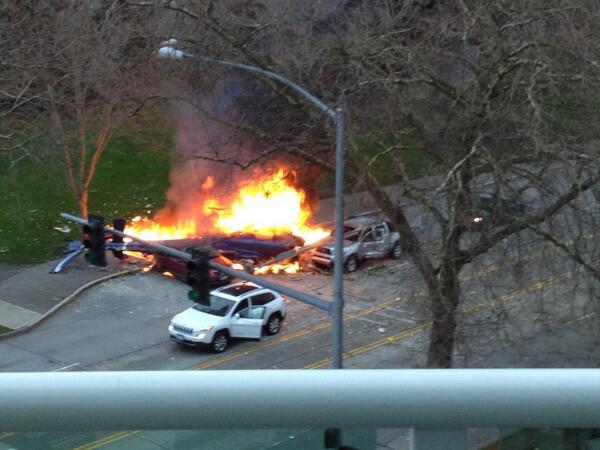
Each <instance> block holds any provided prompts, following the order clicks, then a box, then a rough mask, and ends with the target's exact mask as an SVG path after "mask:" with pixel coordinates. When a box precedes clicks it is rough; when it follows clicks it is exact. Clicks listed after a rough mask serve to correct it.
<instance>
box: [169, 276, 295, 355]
mask: <svg viewBox="0 0 600 450" xmlns="http://www.w3.org/2000/svg"><path fill="white" fill-rule="evenodd" d="M286 314H287V308H286V305H285V302H284V301H283V298H282V297H281V295H279V294H278V293H277V292H275V291H272V290H270V289H266V288H263V287H261V286H257V285H256V284H253V283H239V284H233V285H231V286H226V287H222V288H220V289H216V290H214V291H212V292H211V293H210V296H209V301H208V304H202V303H196V304H195V305H194V306H192V307H191V308H188V309H186V310H185V311H183V312H182V313H179V314H177V315H176V316H175V317H173V319H171V325H169V335H170V336H171V339H173V340H174V341H176V342H178V343H180V344H186V345H199V344H208V345H210V348H211V349H212V350H213V351H214V352H216V353H221V352H224V351H225V350H226V349H227V347H228V345H229V340H230V338H248V339H260V337H261V335H262V331H263V330H264V331H265V332H266V333H267V334H277V333H278V332H279V330H280V329H281V323H282V322H283V319H285V316H286Z"/></svg>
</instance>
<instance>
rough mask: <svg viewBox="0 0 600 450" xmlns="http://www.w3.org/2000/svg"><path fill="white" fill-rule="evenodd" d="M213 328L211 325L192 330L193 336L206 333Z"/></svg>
mask: <svg viewBox="0 0 600 450" xmlns="http://www.w3.org/2000/svg"><path fill="white" fill-rule="evenodd" d="M213 328H214V327H213V326H212V325H211V326H209V327H204V328H198V329H195V330H194V334H200V333H206V332H207V331H210V330H212V329H213Z"/></svg>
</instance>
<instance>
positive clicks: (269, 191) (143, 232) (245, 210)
mask: <svg viewBox="0 0 600 450" xmlns="http://www.w3.org/2000/svg"><path fill="white" fill-rule="evenodd" d="M286 173H289V171H286V170H284V169H279V170H278V171H277V173H275V174H274V175H272V176H268V177H264V178H263V179H259V180H257V181H245V182H243V183H242V184H241V187H240V188H239V192H238V193H237V194H236V195H234V196H232V197H230V198H227V199H224V200H218V199H217V198H216V197H217V196H216V195H215V194H212V191H213V190H214V187H215V180H214V178H213V177H207V178H206V180H204V182H203V183H202V185H201V188H202V190H201V198H199V199H198V200H199V201H197V202H196V205H197V206H196V207H195V208H190V209H191V210H190V211H184V212H185V215H184V218H183V219H180V220H178V221H177V223H175V224H174V225H165V224H160V223H157V222H155V221H153V220H151V219H149V218H145V217H144V218H142V217H139V216H138V217H136V218H134V219H133V220H132V221H131V223H130V224H128V227H127V228H126V230H125V232H126V233H131V234H133V235H135V236H138V237H140V238H142V239H147V240H167V239H186V238H194V237H199V234H210V232H211V231H212V232H214V231H219V232H224V233H226V234H232V233H237V232H248V233H254V234H256V235H259V236H273V235H281V234H288V233H291V234H293V235H296V236H299V237H301V238H302V239H304V242H305V244H306V245H307V244H311V243H314V242H316V241H317V240H319V239H322V238H324V237H326V236H327V235H328V234H329V233H328V231H327V230H325V229H324V228H320V227H312V226H309V225H308V224H307V222H308V220H309V218H310V215H311V211H310V209H309V208H308V207H307V205H306V202H305V199H306V194H305V193H304V191H302V190H301V189H297V188H295V187H294V186H292V185H291V184H290V183H289V181H288V179H287V177H286ZM194 209H195V210H194ZM181 213H182V212H181V211H178V214H179V215H180V216H181ZM198 217H202V219H203V222H202V224H199V223H197V220H196V219H197V218H198ZM202 227H204V228H208V229H199V228H202ZM292 266H293V267H292ZM299 269H300V268H299V265H298V263H295V264H294V265H289V264H283V265H278V266H276V267H270V268H261V272H260V273H264V272H262V271H263V270H264V271H265V272H269V271H270V272H274V273H278V272H287V273H291V272H296V271H298V270H299Z"/></svg>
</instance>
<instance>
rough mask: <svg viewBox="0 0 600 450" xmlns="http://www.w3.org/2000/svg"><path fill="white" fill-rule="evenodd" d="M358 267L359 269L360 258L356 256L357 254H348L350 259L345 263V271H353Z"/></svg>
mask: <svg viewBox="0 0 600 450" xmlns="http://www.w3.org/2000/svg"><path fill="white" fill-rule="evenodd" d="M356 269H358V258H357V257H356V255H350V256H348V259H347V260H346V262H345V263H344V271H345V272H346V273H352V272H354V271H355V270H356Z"/></svg>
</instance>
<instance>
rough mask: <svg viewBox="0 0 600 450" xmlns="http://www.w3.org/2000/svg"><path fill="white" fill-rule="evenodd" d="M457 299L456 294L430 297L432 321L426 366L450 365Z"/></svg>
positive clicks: (443, 366)
mask: <svg viewBox="0 0 600 450" xmlns="http://www.w3.org/2000/svg"><path fill="white" fill-rule="evenodd" d="M458 300H459V299H458V296H454V298H444V297H442V296H440V295H435V297H432V300H431V303H432V305H431V310H432V314H433V323H432V325H431V338H430V342H429V351H428V354H427V367H430V368H436V367H437V368H450V367H452V353H453V351H454V332H455V330H456V310H457V307H458Z"/></svg>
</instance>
